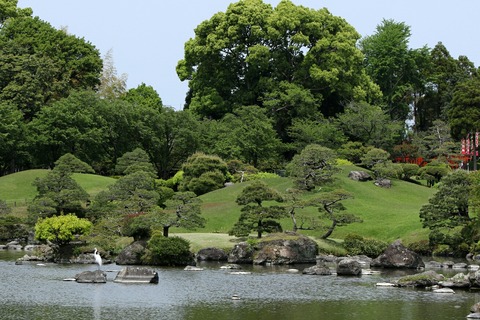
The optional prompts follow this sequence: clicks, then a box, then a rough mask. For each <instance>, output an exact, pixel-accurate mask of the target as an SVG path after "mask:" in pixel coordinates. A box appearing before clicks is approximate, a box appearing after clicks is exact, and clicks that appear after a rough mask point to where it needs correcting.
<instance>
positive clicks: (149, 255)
mask: <svg viewBox="0 0 480 320" xmlns="http://www.w3.org/2000/svg"><path fill="white" fill-rule="evenodd" d="M142 260H143V263H144V264H149V265H160V266H181V265H189V264H190V263H192V261H193V253H192V252H190V242H188V241H187V240H185V239H183V238H180V237H169V238H166V237H164V236H163V235H162V234H161V233H160V232H155V233H154V234H153V235H152V237H151V238H150V240H149V241H148V244H147V249H146V250H145V255H144V256H143V257H142Z"/></svg>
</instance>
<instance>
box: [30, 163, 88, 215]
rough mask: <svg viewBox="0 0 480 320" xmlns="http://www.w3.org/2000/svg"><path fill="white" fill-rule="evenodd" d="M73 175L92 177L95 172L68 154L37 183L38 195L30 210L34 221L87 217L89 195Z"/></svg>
mask: <svg viewBox="0 0 480 320" xmlns="http://www.w3.org/2000/svg"><path fill="white" fill-rule="evenodd" d="M74 173H93V169H92V167H90V166H89V165H88V164H86V163H85V162H83V161H81V160H79V159H77V158H76V157H75V156H73V155H72V154H65V155H63V156H62V157H60V158H59V159H58V160H57V161H56V162H55V167H54V168H53V170H51V171H49V172H48V173H47V175H46V176H45V177H43V178H37V179H35V181H34V182H33V185H34V186H35V187H36V188H37V192H38V194H37V196H36V197H35V199H34V201H33V202H32V204H30V206H29V208H28V211H29V213H30V219H31V221H33V222H35V221H36V220H37V219H38V218H45V217H49V216H52V215H62V214H67V213H74V214H76V215H78V216H83V215H84V214H85V209H86V203H87V201H88V200H89V194H88V193H87V192H86V191H85V190H84V189H83V188H82V187H81V186H80V185H79V184H78V183H77V182H76V181H75V180H74V179H73V177H72V175H73V174H74Z"/></svg>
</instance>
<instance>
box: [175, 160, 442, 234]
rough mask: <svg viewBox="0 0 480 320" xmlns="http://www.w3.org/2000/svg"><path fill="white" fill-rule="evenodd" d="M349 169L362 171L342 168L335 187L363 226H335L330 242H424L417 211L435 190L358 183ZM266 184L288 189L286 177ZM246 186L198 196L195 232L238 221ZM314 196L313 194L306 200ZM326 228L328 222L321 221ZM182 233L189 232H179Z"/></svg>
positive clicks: (311, 213) (312, 213) (287, 223)
mask: <svg viewBox="0 0 480 320" xmlns="http://www.w3.org/2000/svg"><path fill="white" fill-rule="evenodd" d="M351 170H362V169H360V168H358V167H355V166H344V167H342V170H341V172H339V173H338V174H337V181H336V183H335V186H334V188H342V189H345V190H346V191H349V192H351V193H352V194H353V196H354V198H353V199H348V200H345V201H344V202H343V203H344V205H345V207H346V208H347V212H350V213H353V214H355V215H357V216H358V217H360V218H361V219H362V220H363V222H362V223H353V224H350V225H347V226H342V227H337V228H336V229H335V231H334V233H333V234H332V236H331V238H332V239H343V238H344V237H345V236H346V235H347V234H349V233H356V234H359V235H361V236H364V237H371V238H376V239H380V240H384V241H393V240H396V239H402V240H404V241H405V242H412V241H416V240H419V239H425V238H426V237H427V234H428V230H425V229H423V228H422V226H421V223H420V219H419V216H418V214H419V211H420V208H421V207H422V205H424V204H425V203H427V202H428V199H429V197H431V196H432V195H433V193H434V192H435V189H432V188H427V187H425V186H422V185H419V184H414V183H409V182H405V181H400V180H393V181H392V183H393V185H392V187H391V188H389V189H387V188H380V187H377V186H375V185H374V183H373V181H368V182H358V181H353V180H351V179H349V178H348V173H349V172H350V171H351ZM266 181H267V183H268V184H269V185H270V186H271V187H273V188H275V189H277V190H278V191H280V192H285V190H286V189H287V188H289V187H291V181H290V180H289V179H287V178H280V177H279V178H275V179H268V180H266ZM244 185H245V184H236V185H233V186H231V187H227V188H224V189H220V190H216V191H214V192H210V193H208V194H205V195H203V196H201V197H200V198H201V199H202V200H203V206H202V214H203V216H204V217H205V218H206V219H207V225H206V227H205V229H202V230H197V231H196V232H212V233H228V230H230V228H231V226H233V224H234V223H235V222H236V221H237V219H238V217H239V215H240V209H241V207H240V206H238V205H237V204H236V203H235V199H236V197H237V196H238V194H239V193H240V192H241V190H242V189H243V187H244ZM311 196H314V195H312V194H310V195H308V196H307V197H311ZM300 215H304V216H306V217H317V216H318V215H319V213H318V211H317V209H316V208H312V207H310V208H305V209H301V210H300V209H299V210H297V216H300ZM281 223H282V227H283V229H284V230H292V228H293V223H292V221H291V220H290V219H289V218H286V219H283V220H282V221H281ZM324 223H325V224H326V225H328V223H329V222H328V221H324ZM181 232H188V231H186V230H181ZM301 232H302V233H304V234H306V235H309V236H312V237H319V236H320V235H322V234H323V231H320V230H308V231H306V230H305V231H301Z"/></svg>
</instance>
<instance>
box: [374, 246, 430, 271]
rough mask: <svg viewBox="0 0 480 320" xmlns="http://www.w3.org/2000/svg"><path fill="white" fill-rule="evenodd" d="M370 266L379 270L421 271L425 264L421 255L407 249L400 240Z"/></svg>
mask: <svg viewBox="0 0 480 320" xmlns="http://www.w3.org/2000/svg"><path fill="white" fill-rule="evenodd" d="M370 266H371V267H377V268H403V269H419V268H424V267H425V263H424V262H423V260H422V258H421V257H420V255H419V254H417V253H415V252H414V251H412V250H410V249H407V248H406V247H404V246H403V245H402V243H401V241H400V240H397V241H395V242H394V243H392V244H391V245H390V246H388V248H387V249H386V250H385V251H384V252H383V253H382V254H381V255H380V256H378V257H377V258H376V259H373V260H372V262H371V263H370Z"/></svg>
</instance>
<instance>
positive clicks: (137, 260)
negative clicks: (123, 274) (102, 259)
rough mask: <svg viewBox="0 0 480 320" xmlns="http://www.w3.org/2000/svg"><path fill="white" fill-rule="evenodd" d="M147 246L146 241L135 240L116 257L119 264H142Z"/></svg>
mask: <svg viewBox="0 0 480 320" xmlns="http://www.w3.org/2000/svg"><path fill="white" fill-rule="evenodd" d="M146 247H147V242H146V241H135V242H133V243H132V244H130V245H129V246H127V247H125V249H123V250H122V252H120V254H119V255H118V256H117V258H116V259H115V262H116V263H117V264H119V265H139V264H142V259H141V258H142V256H143V254H144V253H145V248H146Z"/></svg>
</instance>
